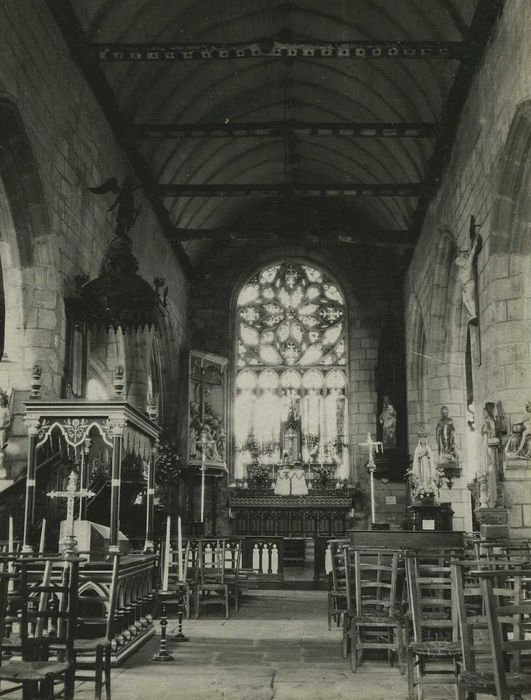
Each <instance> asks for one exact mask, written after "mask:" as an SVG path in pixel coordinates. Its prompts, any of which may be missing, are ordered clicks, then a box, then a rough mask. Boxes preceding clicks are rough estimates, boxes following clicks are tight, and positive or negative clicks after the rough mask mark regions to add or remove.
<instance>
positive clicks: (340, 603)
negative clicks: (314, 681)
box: [328, 539, 349, 658]
mask: <svg viewBox="0 0 531 700" xmlns="http://www.w3.org/2000/svg"><path fill="white" fill-rule="evenodd" d="M347 543H348V540H339V539H338V540H330V543H329V546H330V567H331V572H330V590H329V591H328V629H329V630H330V629H332V619H334V620H335V622H336V625H337V626H338V627H339V625H340V624H341V619H342V616H343V615H344V614H345V613H346V612H347V611H348V609H349V605H348V596H347V583H346V575H345V556H344V551H343V550H344V547H345V546H347ZM343 657H344V658H346V651H345V644H343Z"/></svg>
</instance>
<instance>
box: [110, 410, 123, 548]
mask: <svg viewBox="0 0 531 700" xmlns="http://www.w3.org/2000/svg"><path fill="white" fill-rule="evenodd" d="M124 427H125V422H124V421H120V420H117V421H113V423H112V471H111V517H110V523H109V527H110V535H109V552H110V553H111V554H114V553H119V552H120V542H119V532H120V483H121V471H122V443H123V432H124Z"/></svg>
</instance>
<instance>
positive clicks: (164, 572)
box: [162, 515, 171, 591]
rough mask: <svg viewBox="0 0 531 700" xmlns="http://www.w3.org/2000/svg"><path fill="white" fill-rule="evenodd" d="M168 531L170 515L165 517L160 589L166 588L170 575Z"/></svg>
mask: <svg viewBox="0 0 531 700" xmlns="http://www.w3.org/2000/svg"><path fill="white" fill-rule="evenodd" d="M170 531H171V516H170V515H168V517H167V518H166V539H165V541H164V561H163V568H162V590H163V591H167V590H168V581H169V576H170V552H171V547H170Z"/></svg>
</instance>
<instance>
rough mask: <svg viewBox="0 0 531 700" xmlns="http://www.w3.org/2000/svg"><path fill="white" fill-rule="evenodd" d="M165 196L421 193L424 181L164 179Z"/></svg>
mask: <svg viewBox="0 0 531 700" xmlns="http://www.w3.org/2000/svg"><path fill="white" fill-rule="evenodd" d="M156 190H157V193H158V194H159V196H161V197H248V196H255V197H279V196H280V197H282V196H295V197H418V196H419V195H420V193H421V191H422V185H421V184H420V183H416V182H405V183H389V184H384V183H381V182H378V183H355V184H350V183H342V184H322V183H317V184H311V183H292V182H289V183H279V184H276V185H272V184H248V183H244V184H241V185H239V184H229V185H226V184H219V185H214V184H206V185H189V184H186V183H183V184H176V183H164V184H163V183H160V184H159V185H158V186H157V187H156Z"/></svg>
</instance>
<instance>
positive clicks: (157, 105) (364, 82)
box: [114, 59, 448, 121]
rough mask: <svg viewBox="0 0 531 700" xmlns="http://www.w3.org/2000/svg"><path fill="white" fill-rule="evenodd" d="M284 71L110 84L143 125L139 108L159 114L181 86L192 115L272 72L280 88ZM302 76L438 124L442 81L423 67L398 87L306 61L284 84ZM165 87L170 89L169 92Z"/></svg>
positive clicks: (272, 68) (263, 64)
mask: <svg viewBox="0 0 531 700" xmlns="http://www.w3.org/2000/svg"><path fill="white" fill-rule="evenodd" d="M222 69H223V70H225V69H226V72H225V74H221V75H220V73H221V70H222ZM278 69H280V70H278ZM285 69H286V64H285V63H284V62H283V61H282V60H275V59H271V60H269V59H267V60H266V61H259V62H256V63H250V64H245V66H243V67H242V68H241V69H238V71H237V72H236V73H235V72H234V71H233V70H230V67H229V66H228V64H223V65H222V66H221V67H217V68H216V70H215V71H212V69H211V67H209V66H207V65H205V64H202V65H201V66H199V67H198V68H197V69H195V70H194V69H190V70H188V71H185V72H186V75H183V76H181V80H180V82H179V83H178V84H177V85H176V84H175V81H174V80H173V79H172V80H171V81H168V75H167V73H166V72H165V71H161V70H154V71H153V70H151V71H149V73H154V74H155V75H154V76H153V75H147V76H146V79H145V80H144V79H140V78H139V77H138V75H137V78H136V80H133V81H132V82H129V83H120V81H117V80H116V81H114V82H117V83H119V84H121V85H123V88H122V89H119V88H118V89H117V94H118V95H119V97H120V98H121V99H122V100H123V101H124V109H125V111H126V112H127V114H129V115H131V120H135V121H143V120H144V118H143V117H142V116H141V115H140V114H139V113H140V112H141V110H142V109H143V108H144V109H146V105H148V106H149V110H151V111H155V112H157V114H160V112H161V110H162V109H164V108H165V106H166V105H168V104H171V103H172V102H173V99H172V98H169V94H170V95H172V93H175V94H177V95H179V94H180V93H182V89H183V86H185V85H187V84H189V86H191V87H192V89H193V91H194V93H195V94H193V95H192V94H188V93H189V92H190V87H189V88H188V90H187V96H188V97H189V99H188V100H187V103H186V107H187V109H188V110H189V111H190V113H191V114H192V113H193V109H192V108H193V107H194V106H195V105H196V104H197V103H199V102H200V101H201V99H203V98H205V97H207V98H208V97H209V96H211V95H212V94H213V93H216V92H220V93H221V94H224V95H225V96H226V95H227V87H228V88H229V90H230V91H231V92H233V91H234V92H237V93H238V94H239V93H240V92H242V91H245V89H246V88H247V86H248V85H253V87H256V86H257V83H258V84H259V83H260V81H261V80H262V81H263V80H264V77H265V76H268V77H269V76H271V75H273V74H275V72H277V73H280V72H281V71H282V75H281V77H280V79H279V78H278V75H277V79H276V80H275V81H274V82H275V83H277V84H278V85H279V87H280V88H282V86H283V83H284V81H285V80H286V77H288V76H285V72H286V70H285ZM306 70H307V72H308V73H310V75H313V74H315V73H319V75H323V74H325V73H326V74H329V75H330V76H331V77H332V80H333V84H337V85H341V84H342V83H343V84H344V81H345V80H348V81H351V82H352V83H355V84H356V85H359V86H361V87H362V88H363V91H364V92H363V94H372V95H375V96H376V98H377V99H379V100H381V101H382V102H384V103H387V104H388V106H389V109H390V111H391V112H392V111H395V112H396V113H397V115H400V116H399V118H400V119H404V120H407V119H408V117H407V116H405V114H404V112H399V106H402V107H407V106H410V105H411V106H413V109H412V110H411V113H413V112H415V113H416V116H417V117H418V115H419V114H422V112H423V111H424V109H425V110H426V111H427V112H428V114H427V117H426V118H427V119H430V120H437V118H438V115H439V113H440V108H441V102H442V100H443V99H444V95H445V94H446V90H447V87H448V86H447V84H446V81H445V80H444V78H442V77H440V76H438V78H439V79H438V80H437V81H436V80H435V79H434V75H432V74H431V72H430V71H429V69H427V68H425V67H424V68H421V70H420V72H421V73H422V75H411V74H410V75H408V76H407V79H406V80H405V81H402V80H400V78H399V77H397V76H396V75H394V74H393V73H392V72H391V73H390V72H389V71H387V70H385V67H384V66H382V65H375V64H371V65H370V66H369V68H368V69H367V71H366V72H365V73H361V72H360V74H356V73H354V74H352V73H349V72H348V71H346V70H342V69H341V68H338V67H337V66H336V65H334V64H333V63H331V62H318V61H315V60H314V61H308V59H300V60H299V61H298V62H297V65H296V66H292V68H291V75H290V76H289V78H290V80H291V81H292V83H293V85H294V86H296V85H297V83H298V82H299V79H298V77H297V76H293V73H294V72H297V73H303V72H304V71H306ZM182 72H183V71H181V73H182ZM400 72H402V71H400ZM428 79H429V80H430V83H429V85H430V92H427V90H426V80H428ZM265 80H267V77H265ZM306 82H308V81H306ZM168 83H170V84H171V88H170V89H169V90H168ZM131 85H134V90H131V88H130V86H131ZM315 85H316V86H317V85H319V82H318V80H316V82H315ZM126 93H131V97H132V96H133V95H134V96H135V99H134V100H133V99H130V97H129V96H128V94H126ZM157 94H160V95H162V99H161V98H158V97H157ZM337 94H338V95H339V96H344V97H347V95H345V93H344V88H338V90H337ZM395 94H396V95H399V96H400V97H401V100H400V103H399V104H397V105H396V106H395V103H396V100H393V102H391V101H390V99H389V95H395ZM210 99H211V98H210ZM177 102H178V101H177ZM210 109H211V108H210ZM182 111H184V110H182ZM182 111H181V113H180V114H179V118H183V115H182ZM203 113H204V109H203V110H202V111H201V113H200V114H199V115H198V114H193V116H192V117H191V118H192V119H204V116H203ZM414 118H415V117H413V119H414Z"/></svg>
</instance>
